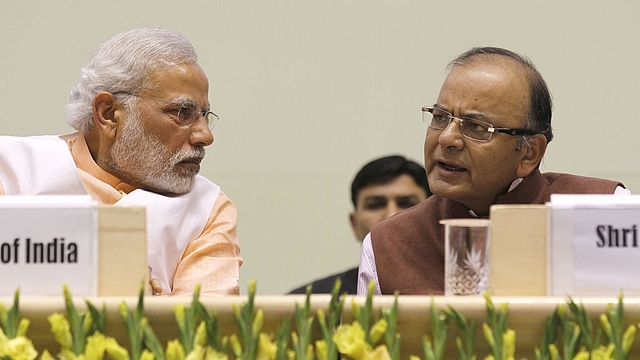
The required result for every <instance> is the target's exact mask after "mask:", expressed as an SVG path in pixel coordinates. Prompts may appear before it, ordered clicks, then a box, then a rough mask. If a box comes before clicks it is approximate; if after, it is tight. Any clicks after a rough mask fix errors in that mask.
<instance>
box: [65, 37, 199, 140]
mask: <svg viewBox="0 0 640 360" xmlns="http://www.w3.org/2000/svg"><path fill="white" fill-rule="evenodd" d="M197 61H198V57H197V55H196V52H195V49H194V48H193V46H192V45H191V43H190V42H189V41H188V40H187V39H185V38H184V37H183V36H182V35H180V34H178V33H176V32H174V31H170V30H163V29H155V28H150V29H134V30H130V31H126V32H123V33H120V34H117V35H115V36H113V37H112V38H111V39H109V40H107V41H106V42H105V43H104V44H102V45H100V47H99V48H98V49H97V50H96V51H95V52H94V53H93V54H92V55H91V58H90V59H89V61H88V62H87V64H86V65H85V66H84V67H83V68H82V69H81V70H80V78H79V79H78V83H77V84H76V86H74V87H73V88H72V89H71V94H70V96H69V102H68V103H67V105H66V107H65V109H64V114H65V117H66V119H67V123H68V124H69V125H70V126H71V127H73V128H74V129H76V130H78V131H81V132H87V131H89V130H90V129H91V128H92V126H93V99H94V97H95V96H96V95H97V94H98V93H100V92H103V91H106V92H111V93H116V92H119V91H124V92H131V93H137V92H140V91H141V90H151V89H153V88H154V86H155V84H154V83H153V82H152V81H151V78H150V76H149V75H150V74H151V73H153V72H155V71H162V70H165V69H168V68H170V67H172V66H175V65H178V64H191V63H196V62H197Z"/></svg>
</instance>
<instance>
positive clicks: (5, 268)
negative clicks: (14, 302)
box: [0, 195, 98, 296]
mask: <svg viewBox="0 0 640 360" xmlns="http://www.w3.org/2000/svg"><path fill="white" fill-rule="evenodd" d="M96 243H97V204H96V203H95V202H93V201H92V200H91V198H90V197H89V196H83V195H72V196H48V195H47V196H0V284H2V286H0V295H13V293H14V292H15V291H16V290H17V289H19V290H20V294H21V295H56V296H60V294H61V293H62V286H63V284H67V286H68V287H69V289H70V291H71V292H72V293H73V294H74V295H79V296H80V295H86V296H94V295H97V269H98V266H97V260H96V259H97V244H96Z"/></svg>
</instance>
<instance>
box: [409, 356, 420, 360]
mask: <svg viewBox="0 0 640 360" xmlns="http://www.w3.org/2000/svg"><path fill="white" fill-rule="evenodd" d="M409 360H421V359H420V357H419V356H415V355H409Z"/></svg>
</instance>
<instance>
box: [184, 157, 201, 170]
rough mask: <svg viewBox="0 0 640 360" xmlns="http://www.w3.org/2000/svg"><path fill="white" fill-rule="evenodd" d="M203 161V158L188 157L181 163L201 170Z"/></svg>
mask: <svg viewBox="0 0 640 360" xmlns="http://www.w3.org/2000/svg"><path fill="white" fill-rule="evenodd" d="M201 161H202V158H187V159H183V160H182V161H180V163H179V164H180V165H183V166H186V167H189V168H192V169H195V170H200V162H201Z"/></svg>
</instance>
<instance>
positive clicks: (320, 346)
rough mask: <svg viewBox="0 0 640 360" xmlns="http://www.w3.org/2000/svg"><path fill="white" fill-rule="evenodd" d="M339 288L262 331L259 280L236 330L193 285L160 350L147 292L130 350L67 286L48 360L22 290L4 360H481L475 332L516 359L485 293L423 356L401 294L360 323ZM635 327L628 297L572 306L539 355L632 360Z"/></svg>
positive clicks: (440, 313)
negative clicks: (403, 317)
mask: <svg viewBox="0 0 640 360" xmlns="http://www.w3.org/2000/svg"><path fill="white" fill-rule="evenodd" d="M339 281H340V280H338V281H337V282H336V284H335V286H334V290H333V293H332V295H331V299H330V301H329V303H328V304H327V307H326V308H325V309H323V310H317V311H316V312H315V313H314V312H313V311H312V310H311V306H310V296H311V288H310V287H309V288H308V289H307V295H306V301H305V302H304V303H303V304H296V305H295V309H294V311H293V312H292V315H291V316H290V317H285V318H284V319H283V321H282V323H281V324H280V326H279V327H278V329H277V330H276V331H275V332H273V333H268V332H266V331H264V329H263V325H264V316H265V314H264V313H263V311H262V310H261V309H259V308H256V306H255V294H256V284H255V282H251V283H250V285H249V293H248V294H249V295H248V298H247V301H246V302H244V303H242V304H234V305H233V315H234V319H235V323H236V331H235V332H229V330H230V329H222V328H221V325H220V322H219V320H218V316H217V314H216V312H212V311H211V310H210V309H207V308H206V306H204V305H203V303H201V302H200V300H199V288H196V289H195V292H194V295H193V299H192V301H191V303H190V304H189V305H185V304H182V303H181V304H178V305H176V306H175V307H174V309H173V314H174V318H175V324H176V329H177V333H178V337H177V338H176V339H173V340H170V341H168V342H167V343H166V344H161V342H160V341H159V340H158V337H157V336H156V334H155V332H154V330H153V329H152V327H151V326H150V325H149V322H148V320H147V318H146V316H145V311H144V299H145V297H144V295H143V291H142V288H141V291H140V294H139V296H138V303H137V306H136V307H135V308H134V309H130V308H129V307H128V306H127V305H126V304H125V303H124V302H122V303H121V304H120V307H119V310H120V315H121V316H122V319H123V322H124V324H125V327H126V331H127V336H128V339H129V342H130V345H129V347H128V348H125V347H123V346H122V345H121V344H119V343H118V342H117V340H116V339H115V338H114V337H111V336H109V335H108V334H105V329H106V319H107V316H106V311H105V309H104V307H103V308H102V309H99V308H97V307H96V306H94V305H93V304H91V303H90V302H89V301H86V305H87V307H86V310H85V311H80V310H78V309H77V308H76V307H75V306H74V303H73V302H72V297H71V293H70V291H69V290H68V289H67V287H66V286H64V288H63V292H64V300H65V313H64V314H63V313H53V314H51V315H49V316H48V321H49V324H50V327H51V333H52V335H53V337H54V338H55V341H56V343H57V344H59V345H60V350H59V352H58V353H57V354H56V355H55V356H54V355H52V354H51V353H50V351H49V350H43V351H42V352H41V353H38V352H37V351H36V350H35V347H34V346H33V343H32V342H31V340H30V339H29V337H28V328H29V324H30V321H29V319H25V318H22V317H21V315H20V310H19V291H16V292H15V296H14V301H13V304H12V306H11V307H10V308H8V309H7V308H6V307H5V306H4V304H2V303H0V359H2V360H5V359H16V360H23V359H24V360H32V359H38V358H39V359H42V360H53V359H56V358H57V359H61V360H74V359H78V360H80V359H82V360H84V359H87V360H92V359H116V360H125V359H127V360H128V359H133V360H146V359H167V360H183V359H185V360H191V359H194V360H195V359H212V360H213V359H215V360H224V359H242V360H314V359H318V360H335V359H380V360H399V359H403V358H409V359H411V360H420V359H424V360H439V359H445V358H447V359H451V358H457V359H461V360H475V359H477V358H478V354H477V353H476V333H477V330H478V328H479V330H480V331H481V334H482V339H484V341H485V342H486V344H487V346H488V349H489V354H488V355H486V356H485V357H484V359H485V360H511V359H515V351H516V332H515V331H514V330H512V329H510V328H509V325H508V317H509V306H508V304H506V303H505V304H500V305H499V306H496V305H494V304H493V302H492V300H491V298H490V296H489V295H488V294H486V293H485V294H484V295H483V296H484V299H485V302H486V312H487V317H486V321H484V322H483V323H482V324H480V325H479V327H478V326H477V324H476V320H475V319H468V318H467V317H465V315H464V314H462V313H461V312H459V311H458V310H456V309H455V308H453V307H452V306H449V307H448V308H447V309H438V308H437V307H436V306H435V305H434V303H433V301H432V304H431V306H430V312H429V317H430V319H429V324H430V330H431V331H430V332H429V333H426V334H424V335H423V340H422V350H423V353H422V354H420V355H415V354H401V334H400V333H398V331H397V325H398V296H397V294H396V296H395V301H394V305H393V306H392V307H391V308H390V309H382V310H380V311H379V312H378V313H374V311H373V301H374V298H373V296H371V295H369V296H367V297H366V300H365V301H364V303H359V302H356V301H353V302H352V304H351V306H352V310H353V311H352V315H353V320H352V321H351V322H350V323H348V322H342V321H343V317H342V311H343V309H344V306H345V297H344V296H340V294H338V291H339V288H340V282H339ZM371 290H372V289H371ZM372 293H373V291H370V292H369V294H372ZM452 327H455V328H456V329H457V331H456V332H455V334H456V336H455V339H452V338H451V334H452V333H453V331H452V330H453V329H452ZM636 329H637V327H636V325H635V324H629V325H626V327H625V323H624V309H623V301H622V294H621V295H620V296H619V297H618V302H617V304H609V306H608V307H607V311H606V312H605V313H603V314H600V316H599V317H598V318H597V322H595V324H594V322H593V319H592V318H591V317H590V316H589V315H588V313H587V311H586V310H585V308H584V306H583V305H580V304H576V303H575V302H574V301H573V300H572V299H569V300H568V301H567V303H566V304H562V305H559V306H558V307H557V308H556V309H555V311H554V312H553V313H552V314H550V315H549V316H548V317H547V319H546V322H545V328H544V333H543V334H541V339H540V345H539V346H538V347H537V348H536V349H535V352H534V354H533V358H534V359H536V360H587V359H593V360H605V359H612V360H623V359H630V358H631V347H632V345H633V342H634V340H635V335H636ZM223 330H224V331H223ZM314 335H316V336H314ZM450 342H453V343H454V344H455V350H456V353H446V352H447V344H449V343H450Z"/></svg>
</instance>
